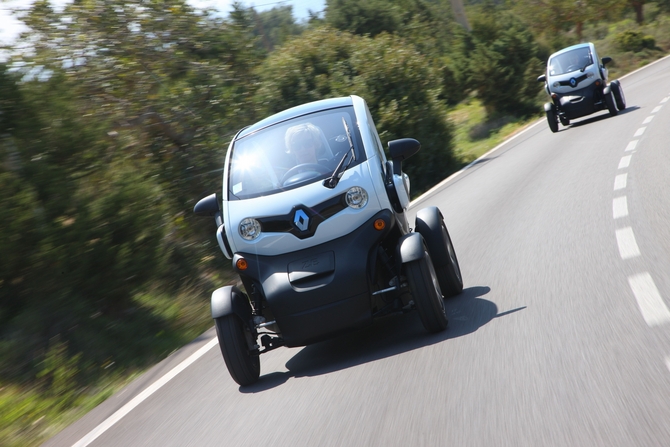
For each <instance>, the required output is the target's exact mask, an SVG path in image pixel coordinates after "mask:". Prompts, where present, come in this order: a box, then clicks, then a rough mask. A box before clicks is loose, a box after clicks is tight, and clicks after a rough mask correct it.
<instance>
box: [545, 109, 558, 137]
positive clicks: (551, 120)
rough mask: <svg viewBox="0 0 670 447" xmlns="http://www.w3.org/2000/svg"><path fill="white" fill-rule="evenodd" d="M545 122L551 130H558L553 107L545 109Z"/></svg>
mask: <svg viewBox="0 0 670 447" xmlns="http://www.w3.org/2000/svg"><path fill="white" fill-rule="evenodd" d="M547 122H548V123H549V129H551V131H552V132H554V133H556V132H558V118H557V117H556V110H555V109H554V108H553V107H552V108H551V109H549V110H547Z"/></svg>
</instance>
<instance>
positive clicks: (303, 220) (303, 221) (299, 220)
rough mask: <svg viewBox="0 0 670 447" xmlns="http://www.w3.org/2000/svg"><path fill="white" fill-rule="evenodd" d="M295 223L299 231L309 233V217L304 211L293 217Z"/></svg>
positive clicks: (297, 212) (299, 211) (296, 213)
mask: <svg viewBox="0 0 670 447" xmlns="http://www.w3.org/2000/svg"><path fill="white" fill-rule="evenodd" d="M293 223H294V224H295V226H296V227H298V230H300V231H307V229H308V228H309V217H308V216H307V214H306V213H305V212H304V211H303V210H298V211H296V212H295V215H294V216H293Z"/></svg>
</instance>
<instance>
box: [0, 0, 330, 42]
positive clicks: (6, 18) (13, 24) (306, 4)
mask: <svg viewBox="0 0 670 447" xmlns="http://www.w3.org/2000/svg"><path fill="white" fill-rule="evenodd" d="M66 3H67V1H66V0H54V1H52V4H54V6H56V7H57V6H58V5H64V4H66ZM189 3H190V4H191V5H192V6H193V7H195V8H202V7H213V8H217V9H219V10H220V11H222V12H224V13H227V12H229V11H230V10H231V9H232V7H231V5H232V4H233V0H219V1H215V0H189ZM240 3H242V4H243V5H244V6H247V7H250V6H253V7H254V8H256V10H257V11H265V10H268V9H272V8H273V7H275V6H284V5H291V6H293V16H294V17H295V18H296V20H298V21H301V20H304V19H306V18H307V17H308V16H309V12H308V11H309V10H312V11H317V12H318V11H323V9H324V8H325V5H326V0H284V1H275V0H240ZM30 4H32V1H31V0H0V43H11V41H12V40H13V39H14V38H16V36H18V34H19V33H21V32H22V31H25V30H27V28H26V26H25V25H24V24H23V23H22V22H21V21H19V20H17V19H16V18H14V17H13V16H12V15H11V14H10V11H9V10H10V9H11V8H14V7H27V6H29V5H30Z"/></svg>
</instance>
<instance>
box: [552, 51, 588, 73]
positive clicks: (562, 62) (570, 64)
mask: <svg viewBox="0 0 670 447" xmlns="http://www.w3.org/2000/svg"><path fill="white" fill-rule="evenodd" d="M591 64H593V58H592V57H591V51H590V50H589V47H583V48H577V49H575V50H572V51H568V52H566V53H561V54H559V55H558V56H554V57H552V58H551V60H550V61H549V70H548V71H549V76H554V75H561V74H564V73H570V72H572V71H577V70H583V69H584V68H586V67H588V66H589V65H591Z"/></svg>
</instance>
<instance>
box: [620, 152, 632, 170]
mask: <svg viewBox="0 0 670 447" xmlns="http://www.w3.org/2000/svg"><path fill="white" fill-rule="evenodd" d="M630 157H631V156H630V155H626V156H625V157H621V161H619V169H623V168H627V167H628V166H629V165H630Z"/></svg>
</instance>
